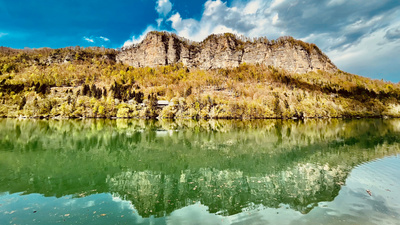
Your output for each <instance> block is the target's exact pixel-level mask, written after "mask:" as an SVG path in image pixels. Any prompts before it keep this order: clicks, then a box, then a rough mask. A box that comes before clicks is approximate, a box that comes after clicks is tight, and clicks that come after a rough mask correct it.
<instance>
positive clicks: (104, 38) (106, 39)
mask: <svg viewBox="0 0 400 225" xmlns="http://www.w3.org/2000/svg"><path fill="white" fill-rule="evenodd" d="M99 38H100V39H101V40H103V41H107V42H108V41H110V39H108V38H106V37H103V36H100V37H99Z"/></svg>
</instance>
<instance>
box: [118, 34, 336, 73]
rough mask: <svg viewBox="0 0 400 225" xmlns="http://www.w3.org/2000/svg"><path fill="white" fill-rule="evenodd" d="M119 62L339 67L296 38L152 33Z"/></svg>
mask: <svg viewBox="0 0 400 225" xmlns="http://www.w3.org/2000/svg"><path fill="white" fill-rule="evenodd" d="M116 59H117V61H119V62H122V63H125V64H129V65H131V66H134V67H145V66H149V67H156V66H161V65H169V64H175V63H182V64H183V65H184V66H187V67H189V68H200V69H206V70H207V69H215V68H232V67H237V66H239V65H240V64H242V63H248V64H263V65H267V66H268V65H271V66H274V67H277V68H282V69H285V70H287V71H290V72H295V73H306V72H310V71H316V70H324V71H330V72H334V71H336V70H337V68H336V66H335V65H334V64H333V63H332V62H331V61H330V60H329V58H328V57H327V56H326V55H325V54H323V53H322V52H321V50H319V48H318V47H317V46H315V45H314V44H308V43H305V42H302V41H299V40H295V39H293V38H292V37H281V38H279V39H278V40H276V41H275V40H272V41H269V40H267V39H266V38H258V39H255V40H250V39H246V38H238V37H237V36H235V35H233V34H229V33H227V34H220V35H211V36H209V37H207V38H206V39H205V40H203V41H202V42H191V41H189V40H186V39H183V38H181V37H179V36H177V35H175V34H171V33H167V32H155V31H154V32H150V33H148V34H147V36H146V38H145V39H144V40H143V41H142V42H141V43H139V44H137V45H133V46H130V47H128V48H123V49H121V51H120V53H119V54H118V55H117V57H116Z"/></svg>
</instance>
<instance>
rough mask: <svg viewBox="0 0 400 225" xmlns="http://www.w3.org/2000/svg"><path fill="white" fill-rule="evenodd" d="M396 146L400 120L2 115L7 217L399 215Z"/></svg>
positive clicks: (354, 220) (137, 219)
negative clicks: (41, 118) (158, 118)
mask: <svg viewBox="0 0 400 225" xmlns="http://www.w3.org/2000/svg"><path fill="white" fill-rule="evenodd" d="M399 153H400V120H399V119H359V120H345V119H327V120H316V119H312V120H251V121H242V120H239V121H235V120H200V121H193V120H175V121H171V120H130V119H118V120H107V119H106V120H103V119H84V120H79V119H77V120H72V119H69V120H68V119H67V120H30V119H22V120H18V119H0V172H1V173H0V193H2V194H0V215H1V216H0V224H3V223H4V224H8V223H10V222H13V223H15V224H32V223H40V224H54V223H58V222H66V223H69V224H71V223H78V224H110V223H111V224H141V223H144V224H151V223H153V224H193V223H196V224H233V223H235V224H241V223H242V224H266V223H272V224H290V223H294V222H296V223H300V224H302V223H303V224H319V223H323V224H329V223H331V224H343V223H345V224H378V223H384V224H398V223H397V222H396V221H398V220H399V219H400V216H399V213H398V212H400V210H399V209H400V207H399V204H398V203H397V202H400V201H399V200H400V199H399V197H398V196H400V189H399V186H398V185H397V184H398V183H399V182H398V181H400V176H399V174H400V173H399V172H400V162H399ZM367 190H368V191H369V192H370V193H372V194H371V195H370V194H369V192H367ZM324 218H325V219H327V220H328V221H325V220H323V219H324ZM64 220H65V221H64ZM329 221H330V222H329Z"/></svg>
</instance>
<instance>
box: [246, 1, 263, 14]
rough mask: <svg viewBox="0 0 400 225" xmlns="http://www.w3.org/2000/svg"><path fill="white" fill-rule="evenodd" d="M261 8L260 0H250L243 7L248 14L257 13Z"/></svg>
mask: <svg viewBox="0 0 400 225" xmlns="http://www.w3.org/2000/svg"><path fill="white" fill-rule="evenodd" d="M259 9H260V2H259V1H250V2H249V3H248V4H247V5H246V7H245V8H244V9H243V13H244V14H245V15H247V14H255V13H257V10H259Z"/></svg>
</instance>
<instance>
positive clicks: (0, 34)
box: [0, 32, 8, 38]
mask: <svg viewBox="0 0 400 225" xmlns="http://www.w3.org/2000/svg"><path fill="white" fill-rule="evenodd" d="M6 35H8V34H7V33H1V32H0V38H1V37H4V36H6Z"/></svg>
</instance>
